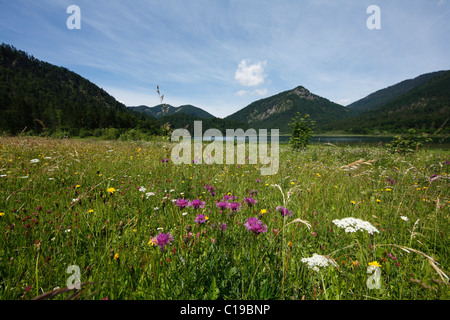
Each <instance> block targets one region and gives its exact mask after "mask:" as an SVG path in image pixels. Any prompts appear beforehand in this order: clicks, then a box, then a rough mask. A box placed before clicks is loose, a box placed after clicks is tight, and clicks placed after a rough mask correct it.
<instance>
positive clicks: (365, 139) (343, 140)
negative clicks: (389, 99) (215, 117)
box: [193, 135, 450, 149]
mask: <svg viewBox="0 0 450 320" xmlns="http://www.w3.org/2000/svg"><path fill="white" fill-rule="evenodd" d="M244 138H245V141H246V142H248V140H249V139H248V137H238V138H235V137H226V136H225V137H217V138H216V140H222V141H230V140H233V139H235V140H239V141H242V140H243V139H244ZM193 139H198V138H193ZM289 139H290V136H286V135H283V136H279V138H278V141H279V142H280V144H286V143H289ZM393 139H394V136H332V135H329V136H313V137H312V138H311V139H310V142H311V143H312V144H321V143H332V144H334V145H338V146H343V145H361V144H364V145H379V144H380V143H381V144H382V145H385V144H387V143H390V142H391V141H392V140H393ZM213 140H214V137H213ZM267 140H268V141H270V136H268V137H267ZM203 141H211V140H210V139H208V138H205V137H204V138H203ZM427 146H429V147H432V148H442V149H450V138H446V139H442V138H434V139H433V141H432V142H431V143H429V144H427Z"/></svg>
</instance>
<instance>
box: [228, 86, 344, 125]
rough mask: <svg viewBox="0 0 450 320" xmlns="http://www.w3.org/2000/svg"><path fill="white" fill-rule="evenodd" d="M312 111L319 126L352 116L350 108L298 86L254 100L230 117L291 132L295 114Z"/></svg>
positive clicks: (230, 118) (250, 123) (312, 116)
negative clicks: (290, 125) (290, 124)
mask: <svg viewBox="0 0 450 320" xmlns="http://www.w3.org/2000/svg"><path fill="white" fill-rule="evenodd" d="M297 112H300V114H302V115H305V114H309V115H310V119H311V120H314V121H316V129H319V130H320V128H321V127H322V126H323V125H325V124H326V123H328V122H329V121H333V120H338V119H344V118H348V117H349V116H350V112H349V109H348V108H346V107H344V106H341V105H339V104H337V103H334V102H331V101H329V100H328V99H325V98H322V97H320V96H318V95H315V94H313V93H311V92H309V91H308V90H307V89H306V88H304V87H302V86H298V87H296V88H294V89H292V90H288V91H284V92H281V93H279V94H276V95H274V96H271V97H268V98H264V99H261V100H258V101H255V102H252V103H251V104H249V105H248V106H246V107H245V108H243V109H241V110H239V111H237V112H235V113H233V114H232V115H229V116H228V117H226V118H225V119H226V120H240V121H242V122H244V123H247V124H248V125H249V126H250V127H251V128H255V129H263V128H266V129H270V128H274V129H275V128H278V129H279V130H280V133H289V132H290V127H289V126H288V123H290V122H291V119H292V117H293V116H294V115H295V114H296V113H297Z"/></svg>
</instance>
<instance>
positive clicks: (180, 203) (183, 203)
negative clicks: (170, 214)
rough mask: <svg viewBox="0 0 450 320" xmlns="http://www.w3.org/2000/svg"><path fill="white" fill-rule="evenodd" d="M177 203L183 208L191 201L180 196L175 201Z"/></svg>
mask: <svg viewBox="0 0 450 320" xmlns="http://www.w3.org/2000/svg"><path fill="white" fill-rule="evenodd" d="M175 204H176V205H177V206H178V207H179V208H180V209H183V208H185V207H187V206H188V205H189V201H187V200H186V199H183V198H179V199H177V201H176V202H175Z"/></svg>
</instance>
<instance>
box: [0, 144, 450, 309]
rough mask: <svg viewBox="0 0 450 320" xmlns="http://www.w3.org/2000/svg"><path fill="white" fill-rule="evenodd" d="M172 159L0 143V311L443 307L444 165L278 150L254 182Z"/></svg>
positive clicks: (165, 154)
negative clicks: (128, 304)
mask: <svg viewBox="0 0 450 320" xmlns="http://www.w3.org/2000/svg"><path fill="white" fill-rule="evenodd" d="M172 147H173V144H171V143H170V142H169V141H168V140H164V139H163V138H155V139H153V140H152V141H147V142H144V141H142V142H126V141H99V140H83V139H51V138H38V137H1V138H0V232H1V234H0V299H3V300H20V299H25V300H28V299H33V298H36V297H39V298H52V299H66V298H73V299H76V298H79V299H96V300H100V299H109V300H115V299H121V300H131V299H133V300H134V299H148V300H153V299H164V300H165V299H192V300H201V299H207V300H214V299H236V300H246V299H255V300H260V299H263V300H266V299H282V300H291V299H294V300H312V299H319V300H323V299H341V300H360V299H364V300H372V299H381V300H428V299H443V300H447V299H450V292H449V279H448V275H449V272H450V261H449V256H450V255H449V245H450V241H449V236H448V235H449V203H450V198H449V171H450V152H449V150H448V149H439V148H433V149H426V148H423V149H419V150H417V152H415V153H413V154H410V155H406V156H401V155H399V154H392V153H390V152H389V151H388V150H387V149H386V148H385V147H383V146H338V147H336V146H333V145H329V144H328V145H326V144H315V145H310V146H309V147H308V148H307V149H306V150H304V151H299V152H293V151H292V150H291V149H290V148H289V146H288V145H280V154H279V158H280V167H279V171H278V173H277V174H276V175H268V176H262V175H261V174H260V170H259V169H260V165H250V164H243V165H238V164H234V165H230V164H223V165H219V164H196V163H195V162H194V163H192V164H180V165H175V164H173V163H172V161H171V160H170V156H171V149H172ZM350 217H352V218H355V219H359V220H343V219H345V218H350ZM350 222H356V224H353V225H350V224H349V223H350ZM69 266H77V267H78V268H79V270H80V274H79V280H80V282H81V284H80V286H81V289H76V288H75V289H72V290H68V289H67V287H68V286H69V284H71V283H72V284H73V282H70V278H71V276H72V275H73V274H72V273H71V272H67V271H70V270H68V267H69ZM368 271H369V272H368ZM71 279H72V280H73V277H72V278H71ZM76 283H78V282H76ZM78 284H79V283H78ZM69 287H70V286H69ZM43 295H44V296H43Z"/></svg>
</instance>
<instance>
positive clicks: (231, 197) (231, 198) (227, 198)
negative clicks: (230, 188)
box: [222, 194, 237, 201]
mask: <svg viewBox="0 0 450 320" xmlns="http://www.w3.org/2000/svg"><path fill="white" fill-rule="evenodd" d="M236 198H237V196H229V195H227V194H226V195H224V196H223V198H222V200H224V201H228V200H234V199H236Z"/></svg>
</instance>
